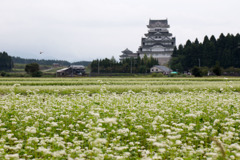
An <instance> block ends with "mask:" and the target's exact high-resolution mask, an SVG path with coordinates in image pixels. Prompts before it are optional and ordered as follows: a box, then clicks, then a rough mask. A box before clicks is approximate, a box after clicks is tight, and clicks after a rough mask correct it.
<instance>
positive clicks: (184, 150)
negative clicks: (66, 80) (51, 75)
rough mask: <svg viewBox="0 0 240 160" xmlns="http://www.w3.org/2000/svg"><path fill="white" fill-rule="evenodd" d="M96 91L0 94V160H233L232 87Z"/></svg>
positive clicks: (237, 155) (238, 121)
mask: <svg viewBox="0 0 240 160" xmlns="http://www.w3.org/2000/svg"><path fill="white" fill-rule="evenodd" d="M101 84H102V82H100V84H96V86H99V87H100V90H99V91H97V92H96V93H89V92H85V91H84V92H83V91H79V92H74V91H75V90H73V91H71V93H70V94H62V93H60V91H59V90H57V89H56V88H55V89H53V90H52V91H51V94H49V93H48V92H45V93H39V90H38V87H37V86H35V88H33V89H32V90H31V89H29V88H27V89H25V90H26V92H23V94H21V92H20V91H19V88H21V87H22V86H21V85H14V86H11V88H10V89H9V91H8V92H6V93H5V94H2V95H0V159H175V160H181V159H184V160H185V159H189V160H192V159H240V127H239V125H240V93H239V92H236V91H234V82H233V83H226V82H225V81H223V84H221V85H222V86H224V85H225V87H223V88H220V90H217V91H215V90H211V91H209V90H208V89H207V87H206V86H203V88H205V89H203V90H196V89H195V90H193V91H189V90H184V88H182V89H181V92H171V93H169V92H164V93H158V92H153V91H152V90H151V88H150V87H147V88H146V89H145V90H144V89H143V90H142V91H139V92H133V91H132V90H129V91H126V92H122V93H115V92H110V91H109V90H108V88H107V87H106V86H104V85H101ZM26 87H27V86H26ZM64 87H67V86H64ZM135 87H136V86H135Z"/></svg>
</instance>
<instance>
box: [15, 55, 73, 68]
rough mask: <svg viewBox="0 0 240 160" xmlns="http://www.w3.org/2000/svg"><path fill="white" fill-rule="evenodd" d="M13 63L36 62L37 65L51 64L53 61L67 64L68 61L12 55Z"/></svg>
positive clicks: (68, 63) (62, 64) (63, 64)
mask: <svg viewBox="0 0 240 160" xmlns="http://www.w3.org/2000/svg"><path fill="white" fill-rule="evenodd" d="M12 59H13V62H14V63H19V64H30V63H38V64H39V65H53V63H58V64H59V65H61V66H68V65H70V62H68V61H63V60H44V59H41V60H40V59H26V58H20V57H12Z"/></svg>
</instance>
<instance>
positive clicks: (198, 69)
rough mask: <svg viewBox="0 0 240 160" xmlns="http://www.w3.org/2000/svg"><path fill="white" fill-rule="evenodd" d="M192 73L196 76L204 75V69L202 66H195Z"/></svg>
mask: <svg viewBox="0 0 240 160" xmlns="http://www.w3.org/2000/svg"><path fill="white" fill-rule="evenodd" d="M192 75H194V76H195V77H202V76H203V71H202V70H201V68H200V67H197V66H195V67H193V68H192Z"/></svg>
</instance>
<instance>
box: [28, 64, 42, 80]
mask: <svg viewBox="0 0 240 160" xmlns="http://www.w3.org/2000/svg"><path fill="white" fill-rule="evenodd" d="M25 71H26V72H27V74H30V75H31V76H32V77H41V76H42V72H41V71H40V68H39V65H38V64H37V63H30V64H27V65H26V66H25Z"/></svg>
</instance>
